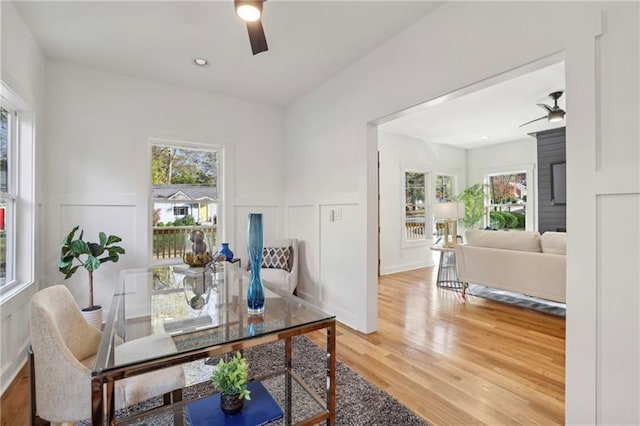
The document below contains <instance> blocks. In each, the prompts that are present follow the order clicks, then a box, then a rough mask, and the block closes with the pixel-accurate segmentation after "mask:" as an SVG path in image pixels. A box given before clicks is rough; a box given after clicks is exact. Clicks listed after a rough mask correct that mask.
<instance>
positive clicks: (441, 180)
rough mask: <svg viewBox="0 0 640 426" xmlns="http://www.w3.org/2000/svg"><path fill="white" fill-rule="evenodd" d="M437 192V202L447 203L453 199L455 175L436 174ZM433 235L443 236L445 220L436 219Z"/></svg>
mask: <svg viewBox="0 0 640 426" xmlns="http://www.w3.org/2000/svg"><path fill="white" fill-rule="evenodd" d="M435 194H436V203H446V202H447V201H453V176H452V175H444V174H436V179H435ZM432 232H433V235H437V236H439V237H441V236H442V235H444V222H443V221H434V223H433V230H432Z"/></svg>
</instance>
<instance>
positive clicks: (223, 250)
mask: <svg viewBox="0 0 640 426" xmlns="http://www.w3.org/2000/svg"><path fill="white" fill-rule="evenodd" d="M218 253H221V254H224V255H225V257H226V258H227V261H228V262H231V261H232V260H233V252H232V251H231V249H230V248H229V243H222V247H220V250H218Z"/></svg>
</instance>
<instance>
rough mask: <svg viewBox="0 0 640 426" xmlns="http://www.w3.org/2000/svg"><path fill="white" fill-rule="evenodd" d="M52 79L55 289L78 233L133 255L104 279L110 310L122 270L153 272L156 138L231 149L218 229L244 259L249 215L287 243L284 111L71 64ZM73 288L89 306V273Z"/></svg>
mask: <svg viewBox="0 0 640 426" xmlns="http://www.w3.org/2000/svg"><path fill="white" fill-rule="evenodd" d="M196 71H197V70H196ZM46 79H47V92H46V93H47V97H46V109H47V129H46V131H47V145H46V147H45V153H44V155H45V156H46V158H47V162H46V165H45V168H44V174H45V182H46V185H45V190H46V200H45V203H46V211H47V215H46V218H45V229H46V232H45V248H44V261H45V266H44V268H43V269H44V270H43V282H44V283H46V284H47V285H50V284H55V283H61V282H63V276H62V274H60V272H58V270H57V268H56V260H57V256H58V250H59V249H58V247H59V243H60V241H61V240H62V238H63V236H64V235H66V233H67V232H68V231H69V230H70V229H71V227H72V226H73V225H75V224H78V225H80V226H81V227H83V228H84V229H85V232H86V233H87V235H88V237H93V238H95V237H96V236H97V233H98V232H99V231H105V232H107V233H114V234H118V235H120V236H121V237H122V238H123V242H122V245H123V247H125V249H126V250H127V254H126V255H125V256H123V257H122V258H121V260H120V262H119V263H117V264H112V263H109V264H105V265H103V266H102V267H101V268H100V269H99V270H98V271H97V273H96V276H95V281H96V292H97V295H96V300H97V302H96V303H99V304H101V305H103V306H104V307H108V304H109V301H110V297H111V294H112V293H113V285H114V283H115V282H116V280H117V279H118V273H119V271H120V270H122V269H123V268H130V267H142V266H145V265H148V264H150V261H151V252H150V232H149V231H150V229H149V221H150V217H151V212H150V206H149V201H148V197H149V193H150V172H149V167H150V166H149V164H150V149H149V139H150V138H158V139H164V140H171V141H187V142H191V143H194V144H197V145H199V146H212V145H216V146H221V147H222V148H223V150H224V152H223V168H224V176H223V182H222V186H223V188H222V191H221V192H220V193H221V195H222V197H223V202H224V206H223V211H222V212H221V215H220V218H219V223H220V224H221V225H222V238H223V239H224V240H225V241H228V242H229V243H230V246H231V248H232V250H234V251H235V252H236V253H237V254H238V255H240V256H241V257H246V255H245V256H243V254H244V253H245V252H244V251H243V250H242V247H244V240H245V238H246V236H245V233H246V214H247V213H248V212H249V211H262V212H264V213H265V215H266V217H265V224H266V225H265V234H266V235H269V236H271V235H273V236H276V237H281V236H282V235H283V229H282V228H283V227H282V224H283V219H282V218H283V212H282V203H283V186H284V160H283V147H284V142H283V128H284V124H283V117H284V114H283V110H282V109H280V108H276V107H272V106H267V105H262V104H257V103H253V102H248V101H244V100H239V99H234V98H229V97H223V96H218V95H215V94H212V93H207V92H202V91H194V90H188V89H182V88H177V87H173V86H168V85H165V84H159V83H154V82H150V81H144V80H139V79H135V78H130V77H126V76H122V75H116V74H110V73H105V72H100V71H95V70H91V69H85V68H81V67H78V66H74V65H70V64H64V63H56V62H48V63H47V68H46ZM245 260H246V259H245ZM66 283H67V284H68V285H69V287H70V288H71V290H72V292H73V293H74V295H75V296H76V299H77V300H78V302H79V304H80V305H83V306H84V305H86V304H87V285H86V274H85V273H84V271H83V270H80V271H79V273H76V274H75V275H74V277H72V278H71V279H70V280H68V281H66Z"/></svg>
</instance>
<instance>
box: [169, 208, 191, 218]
mask: <svg viewBox="0 0 640 426" xmlns="http://www.w3.org/2000/svg"><path fill="white" fill-rule="evenodd" d="M173 215H174V216H187V215H189V207H187V206H174V207H173Z"/></svg>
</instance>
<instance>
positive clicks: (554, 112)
mask: <svg viewBox="0 0 640 426" xmlns="http://www.w3.org/2000/svg"><path fill="white" fill-rule="evenodd" d="M563 93H564V92H562V91H558V92H553V93H549V97H550V98H551V99H553V106H552V107H551V106H549V105H547V104H536V105H538V106H539V107H540V108H542V109H544V110H545V111H547V115H545V116H544V117H540V118H536V119H535V120H531V121H527V122H526V123H524V124H521V125H520V126H518V127H523V126H526V125H527V124H531V123H535V122H536V121H540V120H544V119H545V118H546V119H547V120H548V121H550V122H554V121H562V120H563V119H564V116H565V114H566V112H565V111H564V110H563V109H562V108H560V107H559V106H558V99H559V98H560V96H562V94H563Z"/></svg>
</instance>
